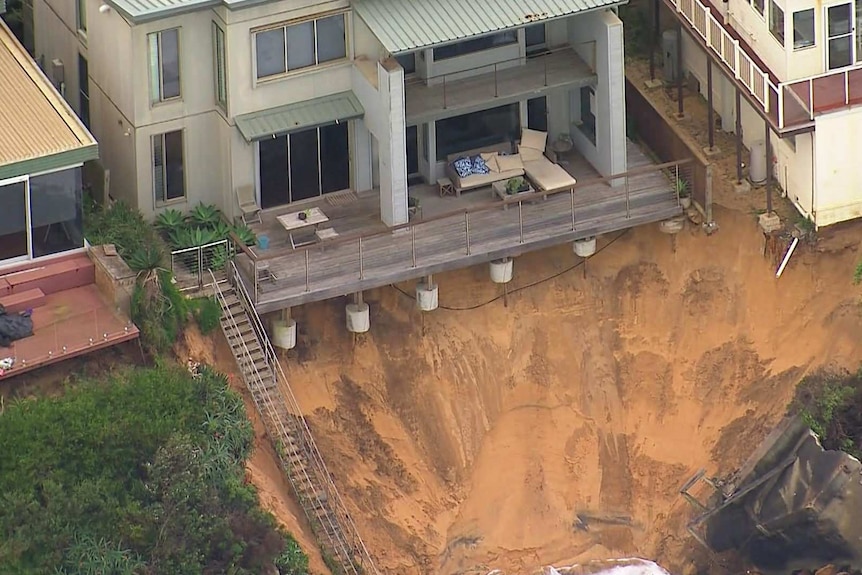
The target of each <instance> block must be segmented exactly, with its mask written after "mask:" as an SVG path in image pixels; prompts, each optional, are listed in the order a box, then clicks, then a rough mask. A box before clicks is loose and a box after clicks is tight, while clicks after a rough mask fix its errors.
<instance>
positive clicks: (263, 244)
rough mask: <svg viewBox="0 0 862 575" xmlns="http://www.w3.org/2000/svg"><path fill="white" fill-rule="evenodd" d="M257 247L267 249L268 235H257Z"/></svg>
mask: <svg viewBox="0 0 862 575" xmlns="http://www.w3.org/2000/svg"><path fill="white" fill-rule="evenodd" d="M257 247H259V248H260V249H262V250H268V249H269V236H257Z"/></svg>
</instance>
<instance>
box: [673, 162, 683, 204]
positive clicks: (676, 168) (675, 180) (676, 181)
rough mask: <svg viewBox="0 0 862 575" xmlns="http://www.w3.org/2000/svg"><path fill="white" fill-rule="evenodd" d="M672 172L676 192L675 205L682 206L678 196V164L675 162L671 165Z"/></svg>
mask: <svg viewBox="0 0 862 575" xmlns="http://www.w3.org/2000/svg"><path fill="white" fill-rule="evenodd" d="M673 172H674V174H675V176H674V180H673V189H674V191H675V192H676V205H677V207H678V208H681V207H682V200H681V199H680V197H679V164H676V165H675V166H674V167H673Z"/></svg>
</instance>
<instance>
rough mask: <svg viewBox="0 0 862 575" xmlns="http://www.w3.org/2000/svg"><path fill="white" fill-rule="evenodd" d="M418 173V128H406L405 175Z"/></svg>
mask: <svg viewBox="0 0 862 575" xmlns="http://www.w3.org/2000/svg"><path fill="white" fill-rule="evenodd" d="M418 173H419V130H418V129H417V128H416V126H410V127H408V128H407V175H408V176H409V175H410V174H418Z"/></svg>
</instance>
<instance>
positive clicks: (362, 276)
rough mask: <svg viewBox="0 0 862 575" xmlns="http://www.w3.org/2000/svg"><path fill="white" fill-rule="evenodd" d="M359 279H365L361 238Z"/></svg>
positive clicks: (360, 241) (360, 239)
mask: <svg viewBox="0 0 862 575" xmlns="http://www.w3.org/2000/svg"><path fill="white" fill-rule="evenodd" d="M359 279H365V270H364V268H363V265H362V238H359Z"/></svg>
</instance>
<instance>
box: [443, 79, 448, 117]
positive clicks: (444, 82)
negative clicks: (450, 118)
mask: <svg viewBox="0 0 862 575" xmlns="http://www.w3.org/2000/svg"><path fill="white" fill-rule="evenodd" d="M446 108H448V106H447V105H446V74H443V109H444V110H445V109H446Z"/></svg>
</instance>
